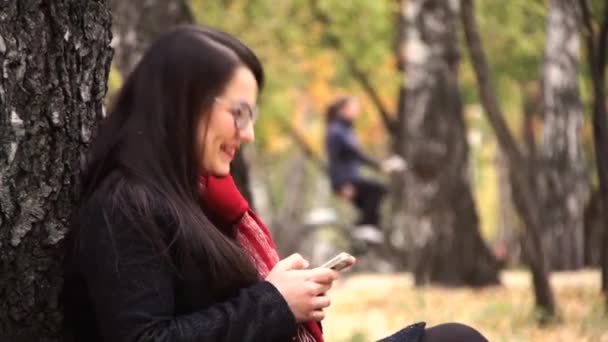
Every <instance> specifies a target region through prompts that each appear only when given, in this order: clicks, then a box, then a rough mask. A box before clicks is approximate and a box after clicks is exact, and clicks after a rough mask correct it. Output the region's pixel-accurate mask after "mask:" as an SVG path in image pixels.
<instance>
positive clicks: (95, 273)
mask: <svg viewBox="0 0 608 342" xmlns="http://www.w3.org/2000/svg"><path fill="white" fill-rule="evenodd" d="M101 212H102V210H96V213H91V217H90V218H91V219H88V220H86V222H87V226H86V227H83V229H81V234H80V235H81V238H80V239H79V241H80V246H79V257H80V258H81V261H80V264H81V265H82V266H81V269H82V273H83V276H84V279H85V283H86V286H87V289H88V292H89V296H90V299H91V301H92V303H93V306H94V312H95V315H96V322H97V327H98V330H99V332H100V334H101V336H102V338H103V341H112V342H115V341H117V342H135V341H155V342H165V341H166V342H169V341H171V342H181V341H190V342H195V341H225V342H229V341H234V342H236V341H287V340H290V339H291V337H292V336H294V335H295V334H296V322H295V318H294V316H293V314H292V313H291V311H290V309H289V307H288V305H287V303H286V302H285V300H284V299H283V297H282V296H281V294H280V293H279V292H278V290H277V289H276V288H275V287H274V286H273V285H272V284H270V283H268V282H260V283H258V284H255V285H253V286H251V287H248V288H244V289H242V290H241V291H240V292H239V293H238V295H236V296H234V297H232V298H230V299H228V300H226V301H224V302H221V303H217V304H213V305H210V306H208V307H204V308H200V310H199V311H197V312H193V313H190V314H187V315H176V312H175V298H174V291H175V272H174V271H173V270H172V269H171V267H170V266H169V265H168V264H167V262H166V261H164V260H163V259H162V258H161V257H160V256H159V254H158V251H157V250H158V249H157V248H155V247H154V246H153V245H152V243H151V242H149V241H148V240H147V239H146V238H144V236H143V234H142V233H140V230H139V229H138V227H137V225H138V224H144V223H141V222H140V223H138V222H132V223H127V220H126V219H119V218H116V217H113V218H111V219H110V220H108V219H106V218H105V217H103V214H101ZM200 291H209V288H208V285H207V284H204V283H202V284H201V285H200Z"/></svg>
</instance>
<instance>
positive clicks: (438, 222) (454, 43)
mask: <svg viewBox="0 0 608 342" xmlns="http://www.w3.org/2000/svg"><path fill="white" fill-rule="evenodd" d="M458 10H459V1H455V0H451V1H444V0H415V1H402V15H403V18H404V19H403V20H404V21H403V22H404V30H405V31H404V33H403V34H402V37H404V39H405V43H404V48H405V51H404V54H405V64H404V73H405V75H406V77H407V80H406V87H405V91H404V96H405V99H403V100H402V101H400V103H401V104H403V108H402V109H403V111H402V112H401V113H400V115H402V119H401V123H402V127H401V130H402V134H403V137H404V141H402V143H403V144H405V146H404V147H403V148H402V149H401V151H402V152H403V153H404V156H405V157H406V160H407V162H408V165H409V171H408V172H407V173H406V175H405V186H404V188H403V189H404V195H403V198H404V202H403V203H402V208H401V213H400V214H398V215H397V217H400V218H401V222H400V223H399V226H400V227H403V229H404V230H405V231H406V232H407V233H406V236H408V238H407V239H406V240H407V241H411V246H410V247H411V248H413V250H414V255H413V257H412V258H411V259H410V260H411V261H412V263H413V267H414V272H415V278H416V283H418V284H422V283H427V282H429V281H432V282H439V283H442V284H446V285H456V286H458V285H473V286H481V285H487V284H493V283H497V282H498V277H497V273H498V264H497V262H496V260H495V258H494V255H493V254H492V253H491V252H490V250H489V249H488V248H487V246H486V245H485V243H484V241H483V239H482V237H481V235H480V232H479V220H478V216H477V212H476V209H475V203H474V200H473V196H472V193H471V184H470V172H469V171H470V170H469V166H468V162H469V148H468V144H467V141H466V128H465V123H464V117H463V105H462V101H461V97H460V92H459V87H458V66H459V62H460V52H459V46H458V38H457V30H456V28H457V25H458Z"/></svg>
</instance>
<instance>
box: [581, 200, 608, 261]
mask: <svg viewBox="0 0 608 342" xmlns="http://www.w3.org/2000/svg"><path fill="white" fill-rule="evenodd" d="M603 236H604V226H603V223H602V201H601V199H600V192H599V190H594V191H593V192H592V193H591V196H590V198H589V201H587V206H586V207H585V264H584V265H585V266H586V267H601V266H602V246H603V241H602V239H603Z"/></svg>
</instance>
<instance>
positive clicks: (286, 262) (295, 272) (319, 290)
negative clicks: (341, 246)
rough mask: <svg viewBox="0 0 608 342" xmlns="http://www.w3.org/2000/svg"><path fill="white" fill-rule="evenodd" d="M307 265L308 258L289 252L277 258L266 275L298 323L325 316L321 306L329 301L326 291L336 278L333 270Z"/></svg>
mask: <svg viewBox="0 0 608 342" xmlns="http://www.w3.org/2000/svg"><path fill="white" fill-rule="evenodd" d="M307 267H308V261H306V260H305V259H304V258H302V256H301V255H299V254H292V255H291V256H289V257H287V258H285V259H283V260H281V261H279V262H278V263H277V264H276V265H275V266H274V268H273V269H272V271H271V272H270V273H269V274H268V276H267V277H266V281H268V282H270V283H271V284H272V285H274V286H275V287H276V288H277V289H278V290H279V292H280V293H281V295H283V298H285V301H286V302H287V304H288V305H289V308H290V309H291V312H292V313H293V315H294V316H295V318H296V321H297V322H298V323H300V322H306V321H310V320H314V321H321V320H323V318H325V313H324V312H323V309H324V308H326V307H328V306H329V305H330V304H331V301H330V299H329V296H327V294H326V293H327V291H328V290H329V289H330V288H331V285H332V283H333V282H334V281H335V280H336V279H338V272H336V271H334V270H330V269H326V268H314V269H310V270H309V269H306V268H307Z"/></svg>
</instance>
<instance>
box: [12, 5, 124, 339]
mask: <svg viewBox="0 0 608 342" xmlns="http://www.w3.org/2000/svg"><path fill="white" fill-rule="evenodd" d="M110 38H111V35H110V12H109V9H108V5H107V3H106V1H105V0H87V1H83V0H54V1H40V0H17V1H4V2H3V5H2V7H1V8H0V65H1V67H2V75H4V77H2V78H0V120H1V126H0V142H1V144H0V227H1V228H0V261H1V263H0V265H1V266H0V340H2V341H57V340H58V339H59V336H60V334H61V329H60V327H61V319H62V318H61V313H60V310H59V308H58V296H59V290H60V288H61V283H62V279H61V274H62V270H61V267H62V266H61V259H62V255H63V253H62V252H63V250H62V246H61V245H62V244H61V241H62V239H63V236H64V233H65V231H66V229H67V225H68V221H69V216H70V214H71V211H72V208H73V207H74V205H75V204H76V203H77V201H78V198H77V194H78V191H77V187H78V182H79V181H78V176H79V169H80V163H81V157H82V156H83V155H84V153H85V150H86V147H87V145H88V143H89V139H90V137H91V135H92V134H93V132H94V131H95V128H96V123H97V122H98V120H99V119H100V118H101V117H102V112H103V108H102V101H103V98H104V95H105V93H106V80H107V75H108V72H109V68H110V61H111V58H112V52H111V49H110V47H109V44H110Z"/></svg>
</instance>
